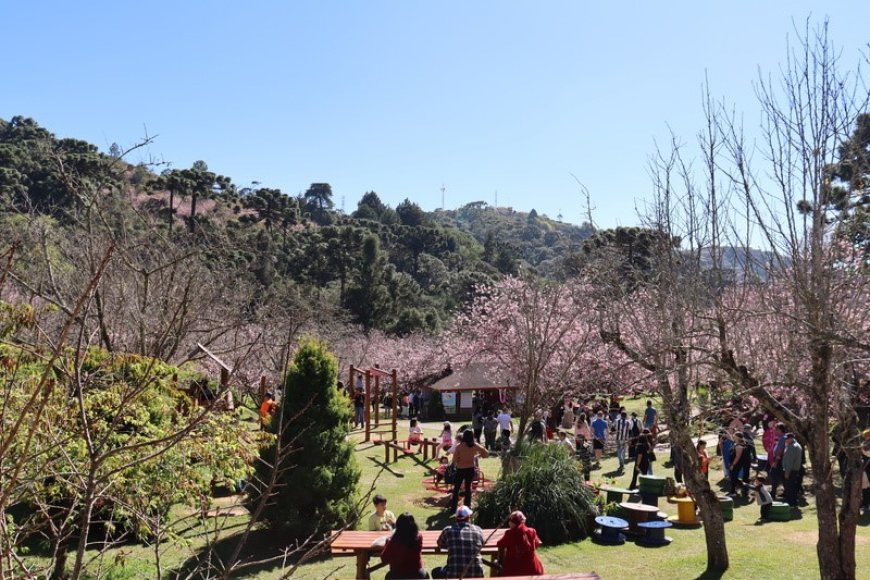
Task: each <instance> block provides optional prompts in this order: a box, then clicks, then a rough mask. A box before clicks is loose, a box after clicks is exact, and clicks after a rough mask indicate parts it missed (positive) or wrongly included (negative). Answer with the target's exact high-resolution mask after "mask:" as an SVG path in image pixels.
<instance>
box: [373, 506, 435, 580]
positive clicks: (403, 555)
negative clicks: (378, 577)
mask: <svg viewBox="0 0 870 580" xmlns="http://www.w3.org/2000/svg"><path fill="white" fill-rule="evenodd" d="M381 562H383V563H384V564H389V565H390V571H389V572H387V576H386V578H387V579H388V580H397V579H401V578H428V577H429V574H428V573H427V572H426V570H425V568H423V536H421V535H420V531H419V530H418V529H417V522H416V521H414V516H412V515H411V514H409V513H407V512H405V513H403V514H402V515H400V516H399V517H398V518H396V531H395V532H393V536H392V537H391V538H390V539H389V540H387V545H386V546H384V549H383V551H382V552H381Z"/></svg>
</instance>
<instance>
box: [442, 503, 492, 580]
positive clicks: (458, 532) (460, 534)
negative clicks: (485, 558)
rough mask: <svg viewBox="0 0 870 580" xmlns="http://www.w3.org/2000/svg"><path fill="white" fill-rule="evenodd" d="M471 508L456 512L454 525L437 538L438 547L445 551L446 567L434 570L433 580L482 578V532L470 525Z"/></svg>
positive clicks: (464, 507)
mask: <svg viewBox="0 0 870 580" xmlns="http://www.w3.org/2000/svg"><path fill="white" fill-rule="evenodd" d="M471 514H472V511H471V508H469V507H468V506H462V507H460V508H459V509H458V510H456V523H455V524H453V525H452V526H450V527H448V528H444V531H442V532H441V535H440V536H438V547H440V548H441V549H442V550H447V565H446V566H444V567H438V568H434V569H433V570H432V577H433V578H483V562H482V561H481V559H480V549H481V548H483V530H481V529H480V528H479V527H477V526H475V525H474V524H472V523H471V522H470V521H469V520H470V518H471Z"/></svg>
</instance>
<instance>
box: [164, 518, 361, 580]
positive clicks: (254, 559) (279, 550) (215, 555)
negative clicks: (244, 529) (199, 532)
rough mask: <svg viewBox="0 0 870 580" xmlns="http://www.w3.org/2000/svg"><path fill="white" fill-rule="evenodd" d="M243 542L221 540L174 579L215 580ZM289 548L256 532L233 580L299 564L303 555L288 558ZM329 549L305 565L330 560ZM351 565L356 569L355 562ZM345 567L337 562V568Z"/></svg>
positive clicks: (268, 533) (271, 534)
mask: <svg viewBox="0 0 870 580" xmlns="http://www.w3.org/2000/svg"><path fill="white" fill-rule="evenodd" d="M240 540H241V534H237V535H233V536H228V537H226V538H222V539H220V540H218V541H217V542H216V543H214V544H212V545H211V546H210V547H207V548H204V549H203V550H201V551H199V552H197V553H195V554H194V555H193V556H191V557H190V558H188V559H187V560H185V561H184V562H183V563H182V564H181V565H180V566H179V567H178V568H176V569H174V570H172V572H171V574H170V576H171V577H182V578H187V577H190V578H207V577H209V578H210V577H214V576H215V574H216V572H217V571H219V570H222V568H223V565H224V563H225V562H227V560H228V559H229V558H230V556H231V555H232V553H233V551H234V550H235V549H236V547H237V546H238V543H239V541H240ZM287 548H288V546H287V545H286V544H285V543H282V541H281V538H280V534H276V533H275V532H274V531H272V530H269V529H259V530H253V531H252V532H251V534H250V536H248V541H247V543H246V544H245V546H244V547H243V549H242V552H241V553H242V554H244V559H243V560H242V561H241V562H239V565H241V567H240V568H239V569H237V570H236V571H235V572H234V573H233V574H232V575H231V576H230V578H249V577H251V576H256V575H258V574H262V573H266V572H269V571H274V570H279V569H285V568H287V567H289V566H292V565H293V564H295V563H297V562H298V561H299V559H300V558H302V557H303V554H302V553H297V554H292V555H289V556H286V557H285V551H286V550H287ZM330 557H331V556H330V553H329V548H328V547H327V548H325V549H323V550H322V551H321V552H320V553H319V554H317V555H315V556H313V557H310V558H306V563H309V562H319V561H323V560H326V559H328V558H330ZM348 564H350V565H351V567H352V566H353V562H352V559H348ZM340 566H342V563H340V562H337V563H336V568H338V567H340Z"/></svg>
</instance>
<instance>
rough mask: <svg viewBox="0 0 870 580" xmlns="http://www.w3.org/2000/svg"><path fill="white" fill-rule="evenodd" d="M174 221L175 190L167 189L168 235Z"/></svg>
mask: <svg viewBox="0 0 870 580" xmlns="http://www.w3.org/2000/svg"><path fill="white" fill-rule="evenodd" d="M173 221H175V189H173V188H169V233H170V234H171V233H172V222H173Z"/></svg>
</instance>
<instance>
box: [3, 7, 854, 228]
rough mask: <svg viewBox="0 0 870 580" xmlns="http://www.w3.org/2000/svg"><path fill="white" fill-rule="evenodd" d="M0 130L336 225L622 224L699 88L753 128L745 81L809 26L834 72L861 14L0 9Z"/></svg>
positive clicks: (692, 125) (693, 114) (694, 106)
mask: <svg viewBox="0 0 870 580" xmlns="http://www.w3.org/2000/svg"><path fill="white" fill-rule="evenodd" d="M8 4H9V5H7V6H5V7H4V8H3V11H2V15H3V21H4V27H3V28H4V30H3V33H2V35H0V50H2V54H3V55H4V57H5V58H4V67H3V77H2V78H3V81H2V84H0V117H2V118H5V119H8V118H10V117H12V116H14V115H25V116H29V117H33V118H35V119H36V120H37V121H38V122H39V123H40V124H41V125H43V126H44V127H46V128H48V129H49V130H51V131H53V132H55V133H56V134H58V135H59V136H70V137H77V138H81V139H86V140H88V141H91V142H93V143H95V144H97V145H99V146H100V147H101V148H103V149H104V150H105V149H108V146H109V145H110V144H111V143H112V142H118V143H119V144H121V145H122V146H126V145H130V144H132V143H134V142H136V141H137V139H139V138H141V137H142V136H143V135H144V134H145V131H146V128H147V132H148V134H151V135H158V137H157V139H156V141H155V142H154V144H153V145H151V146H150V148H149V150H148V151H147V152H143V153H142V154H141V155H140V154H136V155H134V156H133V157H132V158H131V161H139V160H142V159H146V158H147V156H150V157H152V158H154V159H159V160H164V161H167V162H171V164H172V166H173V167H189V166H190V164H191V163H192V162H193V161H195V160H197V159H203V160H205V161H206V162H207V163H208V165H209V167H210V168H211V169H212V170H214V171H217V172H219V173H223V174H225V175H229V176H231V177H233V179H234V180H235V182H236V183H237V184H239V185H240V186H245V185H249V184H250V182H251V181H259V182H261V183H262V184H263V185H264V186H270V187H279V188H281V189H282V190H284V191H286V192H288V193H292V194H295V193H299V192H301V191H304V190H305V189H306V188H307V187H308V184H310V183H312V182H320V181H327V182H329V183H331V184H332V187H333V192H334V195H335V201H336V203H337V204H338V205H339V206H340V205H341V203H342V198H344V205H345V209H346V210H347V211H352V210H353V209H354V208H355V207H356V203H357V201H358V200H359V198H360V197H361V196H362V194H363V193H364V192H366V191H369V190H374V191H376V192H377V193H378V194H379V195H380V196H381V198H382V199H383V200H384V201H385V202H387V203H389V204H390V205H393V206H395V205H396V204H397V203H399V202H401V201H402V200H403V199H404V198H406V197H407V198H410V199H411V200H413V201H416V202H417V203H419V204H420V205H421V206H422V207H423V208H424V209H427V210H432V209H435V208H436V207H439V206H440V205H441V191H440V189H441V186H442V184H444V186H445V187H446V194H445V198H446V203H445V205H446V207H448V208H455V207H459V206H461V205H464V204H466V203H469V202H472V201H478V200H483V201H486V202H487V203H490V204H492V203H494V202H495V196H496V192H498V193H497V195H498V204H499V205H502V206H512V207H514V208H515V209H517V210H521V211H529V210H531V209H532V208H535V209H536V210H537V211H538V212H539V213H546V214H548V215H549V216H550V217H555V216H556V215H557V214H559V213H561V214H562V215H563V216H564V217H563V219H564V220H565V221H570V222H574V223H579V222H581V221H582V220H583V217H584V215H585V210H584V207H583V200H582V196H581V194H580V188H579V186H578V185H577V183H576V182H575V180H574V178H573V177H572V175H571V174H574V175H576V176H577V178H578V179H580V180H581V181H582V182H583V183H584V184H585V185H586V186H587V187H588V188H589V190H590V193H591V195H592V202H593V205H594V206H595V214H594V218H595V221H596V223H597V224H598V225H599V226H603V227H610V226H614V225H617V224H626V225H627V224H633V223H636V221H637V219H636V218H635V207H636V205H638V204H639V203H642V202H641V201H639V200H642V199H643V198H644V197H646V196H647V194H648V193H649V191H650V180H649V176H648V174H647V170H646V165H647V158H648V156H649V155H650V153H651V152H652V151H653V149H654V142H655V140H656V139H658V140H660V141H661V140H663V139H664V140H666V139H667V135H668V127H671V128H672V129H673V130H674V131H675V132H676V133H677V134H679V135H681V136H683V138H684V139H685V140H686V141H692V140H693V139H694V134H695V133H696V131H697V129H698V128H699V127H700V125H701V121H702V113H701V107H700V102H701V87H702V85H703V82H704V78H705V74H706V75H708V76H709V79H710V84H711V88H712V92H713V93H714V95H717V96H724V97H726V98H727V99H729V100H730V101H733V102H734V103H735V104H736V106H737V108H738V110H742V111H744V112H745V119H746V122H747V124H748V125H752V124H753V123H754V122H755V120H756V119H757V115H758V113H757V107H756V105H755V99H754V93H753V89H752V82H753V80H755V79H756V78H757V75H758V71H759V70H764V71H775V69H776V67H777V66H778V63H780V62H781V61H782V60H783V59H784V56H785V49H786V38H787V36H789V35H790V36H791V37H792V38H794V28H793V19H794V20H796V21H797V22H798V26H799V27H800V26H802V23H803V21H804V19H805V18H806V17H807V16H809V15H812V17H813V18H814V20H821V19H823V18H824V17H825V16H827V17H829V18H830V30H831V36H832V37H833V39H834V41H835V43H837V44H838V45H839V46H841V47H842V48H843V49H844V55H845V56H846V58H847V59H848V60H849V62H851V61H853V60H855V58H856V56H857V51H858V50H859V49H861V48H862V47H866V44H867V42H868V40H870V34H868V32H867V23H868V22H870V2H867V1H866V0H854V1H830V2H824V3H821V2H806V1H802V0H794V1H788V2H785V1H776V2H774V1H771V2H759V1H757V0H756V1H752V2H750V1H744V0H735V1H731V2H697V1H688V0H675V1H670V2H640V1H638V2H610V3H604V2H599V3H591V2H581V1H579V0H575V1H546V2H510V1H501V2H485V1H468V0H465V1H442V2H417V1H410V0H402V1H398V0H396V1H378V0H371V1H367V2H362V1H350V0H348V1H344V2H338V1H333V0H316V1H314V0H312V1H309V2H289V1H286V2H279V1H277V0H276V1H271V2H267V1H251V2H245V3H243V2H237V1H234V2H231V1H214V2H204V1H203V2H191V1H187V2H185V1H181V0H177V1H176V2H168V1H163V0H152V1H150V2H147V3H140V2H119V1H117V0H115V1H113V2H97V1H90V2H88V1H84V0H83V1H82V2H68V1H65V2H60V1H46V2H14V3H8Z"/></svg>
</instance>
